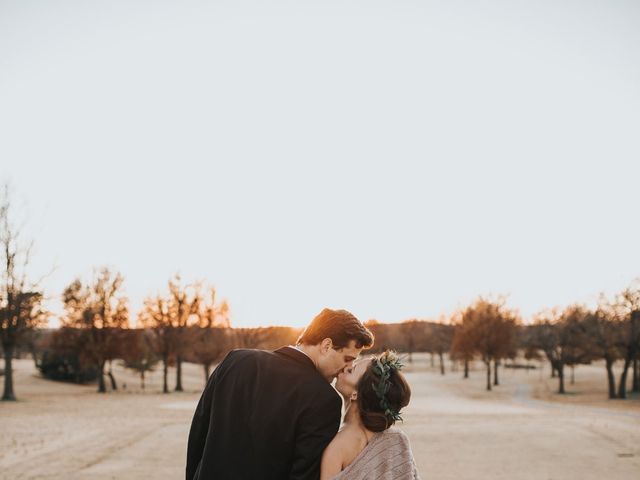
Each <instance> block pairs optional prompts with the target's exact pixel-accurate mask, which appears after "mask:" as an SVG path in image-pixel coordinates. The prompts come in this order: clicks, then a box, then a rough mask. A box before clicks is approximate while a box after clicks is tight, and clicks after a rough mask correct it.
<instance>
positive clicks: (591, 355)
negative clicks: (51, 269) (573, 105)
mask: <svg viewBox="0 0 640 480" xmlns="http://www.w3.org/2000/svg"><path fill="white" fill-rule="evenodd" d="M14 211H15V209H14V208H13V205H12V203H11V198H10V194H9V187H8V186H6V185H5V187H4V189H3V190H2V192H0V261H1V262H2V266H1V272H0V275H1V277H0V347H1V349H2V354H3V357H4V370H2V371H0V373H3V374H4V389H3V395H2V400H15V393H14V386H13V367H12V360H13V359H14V358H15V357H16V356H17V355H18V354H19V353H20V352H22V351H24V350H27V351H29V352H30V353H31V354H32V356H33V358H34V360H35V361H36V364H37V366H38V368H39V369H40V371H41V372H42V374H43V375H44V376H46V377H48V378H53V379H60V380H68V381H75V382H87V381H97V384H98V391H99V392H106V391H107V383H106V381H107V379H108V381H109V382H110V384H111V388H112V389H114V390H115V389H117V381H116V379H115V377H114V374H113V370H112V364H113V362H114V361H118V362H122V363H123V365H125V366H126V367H127V368H130V369H133V370H135V371H136V372H138V373H139V374H140V380H141V385H142V386H143V388H144V381H145V375H146V374H147V373H148V372H149V371H152V370H153V369H155V368H156V366H158V365H161V366H162V371H163V391H164V392H165V393H168V392H169V391H170V390H171V389H170V387H169V378H168V373H169V367H170V366H175V370H176V378H175V384H174V386H173V387H172V389H173V390H175V391H181V390H183V385H182V364H183V362H191V363H196V364H199V365H201V366H202V368H203V379H204V380H205V381H206V379H207V377H208V376H209V373H210V371H211V369H212V367H213V366H214V365H215V364H216V363H217V362H218V361H219V360H220V359H221V358H222V357H223V356H224V355H225V354H226V353H227V352H228V351H229V350H231V349H233V348H277V347H279V346H281V345H287V344H292V343H294V342H295V340H296V338H297V336H298V334H299V333H300V331H299V330H298V329H294V328H288V327H267V328H253V329H249V328H245V329H242V328H231V319H230V316H229V305H228V304H227V303H226V302H225V301H218V300H217V299H216V290H215V289H214V288H213V287H211V286H208V285H206V284H204V283H203V282H193V283H188V284H187V283H184V282H182V279H181V278H180V276H179V275H175V276H174V277H172V278H171V279H170V280H169V281H168V284H167V289H166V291H165V292H163V293H160V294H157V295H152V296H149V297H147V298H146V299H145V300H144V306H143V308H142V310H141V311H140V312H137V316H136V318H135V321H134V319H132V318H130V311H129V306H128V299H127V297H126V295H125V294H124V289H123V282H124V278H123V276H122V275H121V274H119V273H118V272H113V271H111V270H110V269H108V268H101V269H98V270H96V271H95V272H94V275H93V277H92V278H91V279H90V280H89V281H87V282H85V281H83V280H81V279H79V278H78V279H75V280H73V281H72V282H71V283H70V284H69V285H68V286H67V287H66V288H65V289H64V291H63V293H62V301H63V304H64V314H63V315H62V316H61V317H60V323H61V328H59V329H57V330H53V331H46V330H43V328H44V327H45V326H46V325H47V322H48V319H49V318H50V316H51V315H52V314H51V312H48V311H47V310H46V308H45V306H44V301H45V294H44V292H43V289H42V288H41V283H42V279H36V280H31V277H30V276H29V275H28V270H29V263H30V259H31V251H32V247H33V242H32V241H29V240H28V239H26V238H24V237H23V235H22V231H21V228H20V227H19V225H20V224H19V223H18V222H16V221H15V217H14ZM366 323H367V326H368V327H369V328H370V329H371V330H372V332H373V333H374V335H375V337H376V342H375V345H374V349H373V350H372V351H373V352H377V351H381V350H384V349H386V348H392V349H395V350H398V351H402V352H407V353H408V358H409V361H410V362H411V361H412V356H413V353H414V352H428V353H430V354H431V361H432V365H434V361H435V360H434V359H435V358H437V359H438V362H439V370H440V373H441V374H443V375H444V374H445V356H446V357H448V358H449V359H450V360H451V361H452V362H453V365H454V366H455V365H460V366H461V367H462V368H463V369H464V375H463V378H468V377H469V365H470V363H471V362H472V361H474V360H481V361H482V362H483V364H484V366H485V369H486V388H487V390H491V389H492V386H496V385H499V366H500V365H502V364H503V362H506V361H507V360H514V359H515V358H516V357H517V356H518V354H519V352H521V353H523V354H524V356H525V358H526V359H527V360H532V359H540V358H546V359H547V360H548V361H549V363H550V365H551V367H552V375H553V376H554V377H557V379H558V393H560V394H562V393H565V391H566V390H565V369H566V368H567V367H569V368H571V369H572V371H573V368H574V367H575V366H576V365H580V364H588V363H591V362H593V361H594V360H604V365H605V370H606V379H607V385H608V392H609V398H612V399H613V398H621V399H623V398H626V397H627V388H628V385H627V384H628V376H629V374H631V379H632V391H634V392H638V391H640V371H639V370H640V369H639V361H640V281H635V282H633V283H632V284H631V285H630V286H629V287H627V288H626V289H624V290H623V291H622V292H620V293H619V294H617V295H615V296H614V297H612V298H610V299H608V298H606V297H604V296H603V297H601V299H600V301H599V303H598V306H597V308H594V309H589V308H587V307H586V306H584V305H570V306H568V307H566V308H564V309H549V310H545V311H543V312H540V313H538V314H537V315H535V316H534V317H533V318H532V319H531V322H530V323H528V324H525V323H524V322H523V320H522V319H521V317H520V315H519V314H518V312H517V311H516V310H515V309H513V308H509V307H508V306H507V304H506V299H505V298H504V297H497V298H489V297H479V298H478V299H477V300H476V301H474V302H473V303H471V304H470V305H469V306H467V307H465V308H463V309H461V310H459V311H457V312H455V313H454V314H453V315H451V316H450V317H442V318H441V319H439V321H436V322H433V321H425V320H419V319H411V320H407V321H405V322H402V323H400V324H386V323H382V322H379V321H376V320H369V321H368V322H366ZM134 327H136V328H134ZM615 364H618V365H621V367H622V370H621V374H620V376H619V378H618V379H617V383H616V378H615V376H614V372H613V367H614V365H615Z"/></svg>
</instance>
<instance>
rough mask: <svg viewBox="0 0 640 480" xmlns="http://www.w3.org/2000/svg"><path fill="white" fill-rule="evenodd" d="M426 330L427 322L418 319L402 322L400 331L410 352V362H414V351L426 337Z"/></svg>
mask: <svg viewBox="0 0 640 480" xmlns="http://www.w3.org/2000/svg"><path fill="white" fill-rule="evenodd" d="M426 330H427V328H426V322H421V321H419V320H416V319H411V320H405V321H404V322H402V323H401V324H400V331H401V333H402V337H403V340H404V344H405V347H406V351H407V353H408V354H409V363H413V352H415V351H416V346H417V344H418V342H420V341H422V340H423V339H424V337H425V335H426Z"/></svg>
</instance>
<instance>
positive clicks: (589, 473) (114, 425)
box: [0, 357, 640, 480]
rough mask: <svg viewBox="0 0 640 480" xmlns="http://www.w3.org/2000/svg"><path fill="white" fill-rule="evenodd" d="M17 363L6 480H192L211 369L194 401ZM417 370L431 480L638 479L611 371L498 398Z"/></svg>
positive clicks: (417, 412) (131, 378)
mask: <svg viewBox="0 0 640 480" xmlns="http://www.w3.org/2000/svg"><path fill="white" fill-rule="evenodd" d="M15 365H16V376H15V386H16V395H17V396H18V398H19V399H20V400H19V401H18V402H15V403H2V404H0V429H1V432H2V435H1V436H0V478H2V479H12V480H13V479H30V478H51V479H143V478H145V479H146V478H154V479H179V478H183V477H184V473H183V472H184V459H185V450H186V439H187V434H188V430H189V424H190V421H191V415H192V412H193V408H194V407H195V404H196V402H197V400H198V398H199V394H200V390H201V388H202V387H203V384H204V378H203V377H204V375H203V373H202V370H201V368H200V367H197V366H195V365H189V364H187V365H186V366H185V369H184V386H185V388H186V390H187V391H186V392H184V393H172V394H170V395H163V394H161V393H159V391H160V387H161V383H160V382H161V372H160V371H157V372H154V373H153V374H151V377H150V378H149V379H148V381H147V392H146V393H140V392H139V380H138V379H137V377H136V376H135V375H132V374H131V373H128V372H125V371H123V370H121V369H120V368H116V369H115V371H116V378H117V379H118V381H119V383H120V384H121V387H122V383H123V382H125V383H126V384H127V388H126V390H123V389H122V388H121V389H120V390H119V391H118V392H114V393H109V394H107V395H99V394H97V393H95V389H96V387H95V386H94V385H90V386H76V385H69V384H63V383H56V382H51V381H46V380H43V379H41V378H39V377H37V373H36V371H35V369H34V367H33V362H32V361H30V360H19V361H16V362H15ZM448 367H449V365H447V368H448ZM406 370H407V376H408V379H409V381H410V383H411V385H412V388H413V398H412V402H411V405H410V406H409V407H408V408H407V410H406V414H405V422H404V424H401V425H400V427H401V428H402V429H403V430H405V432H407V434H408V435H409V438H410V439H411V442H412V446H413V450H414V454H415V457H416V461H417V464H418V468H419V470H420V473H421V475H422V477H423V478H424V479H442V480H445V479H452V480H453V479H455V480H463V479H474V480H478V479H505V480H506V479H509V480H519V479H532V480H533V479H545V480H550V479H558V480H560V479H562V480H572V479H576V480H577V479H580V480H588V479H594V480H595V479H602V478H608V479H615V480H626V479H629V480H631V479H634V480H635V479H637V478H638V472H640V400H639V399H638V398H633V399H630V400H627V401H608V400H606V384H605V374H604V368H602V367H601V366H599V365H593V366H586V367H580V368H578V369H576V384H575V385H571V384H570V380H569V378H567V389H568V390H569V392H572V393H571V394H569V395H567V396H565V397H562V398H559V397H558V396H557V395H555V394H553V391H554V390H555V389H556V388H557V384H556V380H555V379H548V378H547V377H548V371H546V370H545V371H542V372H541V371H539V370H536V371H529V372H528V373H527V372H525V371H522V370H508V369H501V383H502V384H501V385H500V386H499V387H496V390H495V391H494V392H486V391H485V390H484V382H485V377H484V372H483V371H482V370H481V369H479V365H478V370H474V371H472V373H471V378H470V379H468V380H464V381H463V380H462V379H461V378H460V377H461V372H460V371H457V372H449V371H447V374H446V375H445V376H441V375H439V373H437V372H436V371H435V370H431V369H430V368H429V367H428V365H427V363H426V358H424V357H418V358H417V359H416V362H415V363H414V364H413V365H411V366H408V367H407V369H406ZM170 378H171V384H173V382H174V373H173V372H171V377H170ZM576 392H578V393H576Z"/></svg>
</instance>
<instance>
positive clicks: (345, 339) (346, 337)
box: [298, 308, 373, 349]
mask: <svg viewBox="0 0 640 480" xmlns="http://www.w3.org/2000/svg"><path fill="white" fill-rule="evenodd" d="M325 338H330V339H331V341H332V342H333V347H334V348H336V349H338V348H345V347H347V346H348V345H349V342H350V341H351V340H355V342H356V348H370V347H371V346H372V345H373V333H371V332H370V331H369V329H368V328H367V327H365V326H364V325H363V324H362V323H361V322H360V320H358V319H357V318H356V317H355V315H353V314H352V313H351V312H347V311H346V310H331V309H330V308H325V309H324V310H322V311H321V312H320V313H319V314H318V315H316V317H315V318H314V319H313V320H312V321H311V323H310V324H309V326H308V327H307V328H305V329H304V331H303V332H302V334H301V335H300V337H299V338H298V345H300V344H305V345H317V344H318V343H320V342H322V340H324V339H325Z"/></svg>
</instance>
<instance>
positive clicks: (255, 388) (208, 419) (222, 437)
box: [186, 308, 419, 480]
mask: <svg viewBox="0 0 640 480" xmlns="http://www.w3.org/2000/svg"><path fill="white" fill-rule="evenodd" d="M372 345H373V334H372V333H371V332H370V331H369V330H368V329H367V328H366V327H365V326H364V325H363V324H362V323H361V322H360V321H359V320H358V319H357V318H356V317H355V316H354V315H352V314H351V313H349V312H347V311H346V310H331V309H328V308H325V309H324V310H323V311H322V312H320V314H318V315H317V316H316V317H315V318H314V319H313V320H312V321H311V323H310V324H309V326H308V327H307V328H306V329H305V330H304V331H303V333H302V335H300V338H299V339H298V341H297V343H296V345H295V346H285V347H282V348H280V349H278V350H276V351H274V352H267V351H262V350H244V349H241V350H233V351H231V352H230V353H229V354H228V355H227V356H226V357H225V358H224V360H223V361H222V362H221V363H220V365H218V367H217V368H216V369H215V370H214V372H213V373H212V374H211V376H210V377H209V380H208V382H207V385H206V387H205V389H204V392H203V393H202V396H201V398H200V401H199V403H198V406H197V407H196V411H195V414H194V416H193V421H192V423H191V430H190V432H189V441H188V448H187V467H186V480H214V479H215V480H259V479H264V480H283V479H290V480H318V479H320V480H329V479H340V480H352V479H353V480H360V479H362V480H364V479H379V480H392V479H393V480H414V479H419V476H418V472H417V470H416V466H415V462H414V459H413V454H412V452H411V447H410V444H409V440H408V438H407V436H406V435H405V434H404V433H403V432H402V431H401V430H399V429H398V428H396V427H394V426H393V425H394V423H395V422H396V421H397V420H399V419H401V417H400V410H401V409H402V408H404V407H405V406H407V405H408V403H409V399H410V397H411V390H410V388H409V385H408V383H407V381H406V379H405V378H404V376H403V375H402V374H401V373H400V368H401V367H402V365H401V363H400V362H399V360H398V358H397V357H396V356H395V354H394V353H392V352H384V353H383V354H381V355H379V356H373V357H366V358H361V359H360V358H359V355H360V352H361V351H362V350H363V349H367V348H370V347H371V346H372ZM334 380H335V387H334V386H333V385H332V383H333V382H334ZM343 404H344V411H345V414H344V419H343V418H342V411H343ZM341 421H342V422H341ZM341 423H342V427H341Z"/></svg>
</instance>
